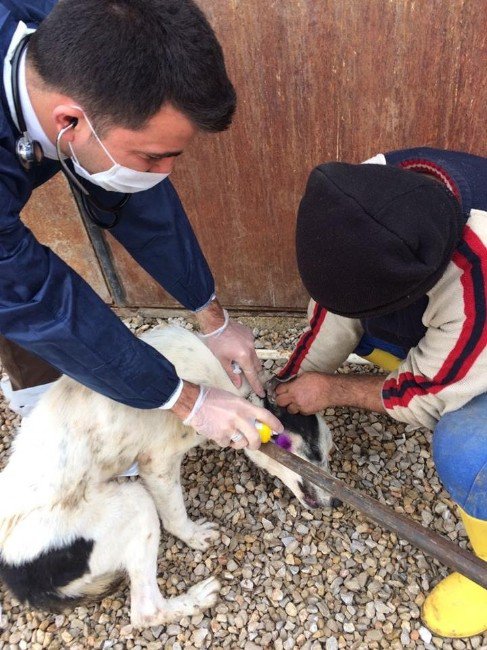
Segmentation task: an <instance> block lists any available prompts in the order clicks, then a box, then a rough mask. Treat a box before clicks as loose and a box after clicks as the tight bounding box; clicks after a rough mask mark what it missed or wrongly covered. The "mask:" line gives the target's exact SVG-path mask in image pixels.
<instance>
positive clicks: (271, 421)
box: [253, 406, 284, 433]
mask: <svg viewBox="0 0 487 650" xmlns="http://www.w3.org/2000/svg"><path fill="white" fill-rule="evenodd" d="M253 409H254V412H256V415H255V416H254V417H255V419H256V420H259V422H263V423H264V424H267V426H268V427H270V428H271V429H272V430H273V431H275V432H276V433H282V431H284V427H283V425H282V423H281V422H280V420H278V419H277V418H276V416H275V415H273V414H272V413H271V412H270V411H268V410H267V409H265V408H262V407H261V406H253Z"/></svg>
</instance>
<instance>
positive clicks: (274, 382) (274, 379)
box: [264, 375, 294, 404]
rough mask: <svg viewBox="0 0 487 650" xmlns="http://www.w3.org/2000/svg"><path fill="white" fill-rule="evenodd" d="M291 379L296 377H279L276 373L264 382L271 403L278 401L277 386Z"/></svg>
mask: <svg viewBox="0 0 487 650" xmlns="http://www.w3.org/2000/svg"><path fill="white" fill-rule="evenodd" d="M290 379H294V377H290V378H289V379H279V377H278V376H277V375H274V376H271V378H270V379H269V380H268V381H267V382H266V383H265V384H264V390H265V393H266V395H267V399H268V401H269V403H270V404H275V403H276V388H277V386H279V384H285V383H286V382H287V381H290Z"/></svg>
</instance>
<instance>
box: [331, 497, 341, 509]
mask: <svg viewBox="0 0 487 650" xmlns="http://www.w3.org/2000/svg"><path fill="white" fill-rule="evenodd" d="M342 505H343V501H341V500H340V499H337V498H336V497H332V498H331V499H330V508H339V507H340V506H342Z"/></svg>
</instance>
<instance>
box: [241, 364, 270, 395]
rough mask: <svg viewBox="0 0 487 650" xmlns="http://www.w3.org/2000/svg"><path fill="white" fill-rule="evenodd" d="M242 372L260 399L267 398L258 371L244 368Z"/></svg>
mask: <svg viewBox="0 0 487 650" xmlns="http://www.w3.org/2000/svg"><path fill="white" fill-rule="evenodd" d="M242 371H243V373H244V374H245V376H246V378H247V381H248V382H249V384H250V388H251V389H252V390H253V391H254V393H257V395H258V396H259V397H265V391H264V387H263V386H262V382H261V381H260V379H259V376H258V374H257V372H256V370H255V369H254V368H242Z"/></svg>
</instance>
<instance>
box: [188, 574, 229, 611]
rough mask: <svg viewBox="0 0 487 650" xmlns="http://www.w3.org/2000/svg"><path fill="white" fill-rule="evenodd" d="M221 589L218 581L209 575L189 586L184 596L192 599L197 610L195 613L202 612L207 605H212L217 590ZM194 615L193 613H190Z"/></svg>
mask: <svg viewBox="0 0 487 650" xmlns="http://www.w3.org/2000/svg"><path fill="white" fill-rule="evenodd" d="M220 589H221V584H220V583H219V581H218V580H217V579H216V578H214V577H213V576H211V577H210V578H207V579H206V580H202V581H201V582H198V584H196V585H194V587H191V589H189V590H188V593H187V594H186V598H188V599H190V600H191V601H192V606H193V607H194V608H195V609H196V610H197V611H195V614H198V613H199V612H202V611H203V610H205V609H208V607H213V605H214V604H215V603H216V599H217V596H218V592H219V591H220ZM192 616H194V614H192Z"/></svg>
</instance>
